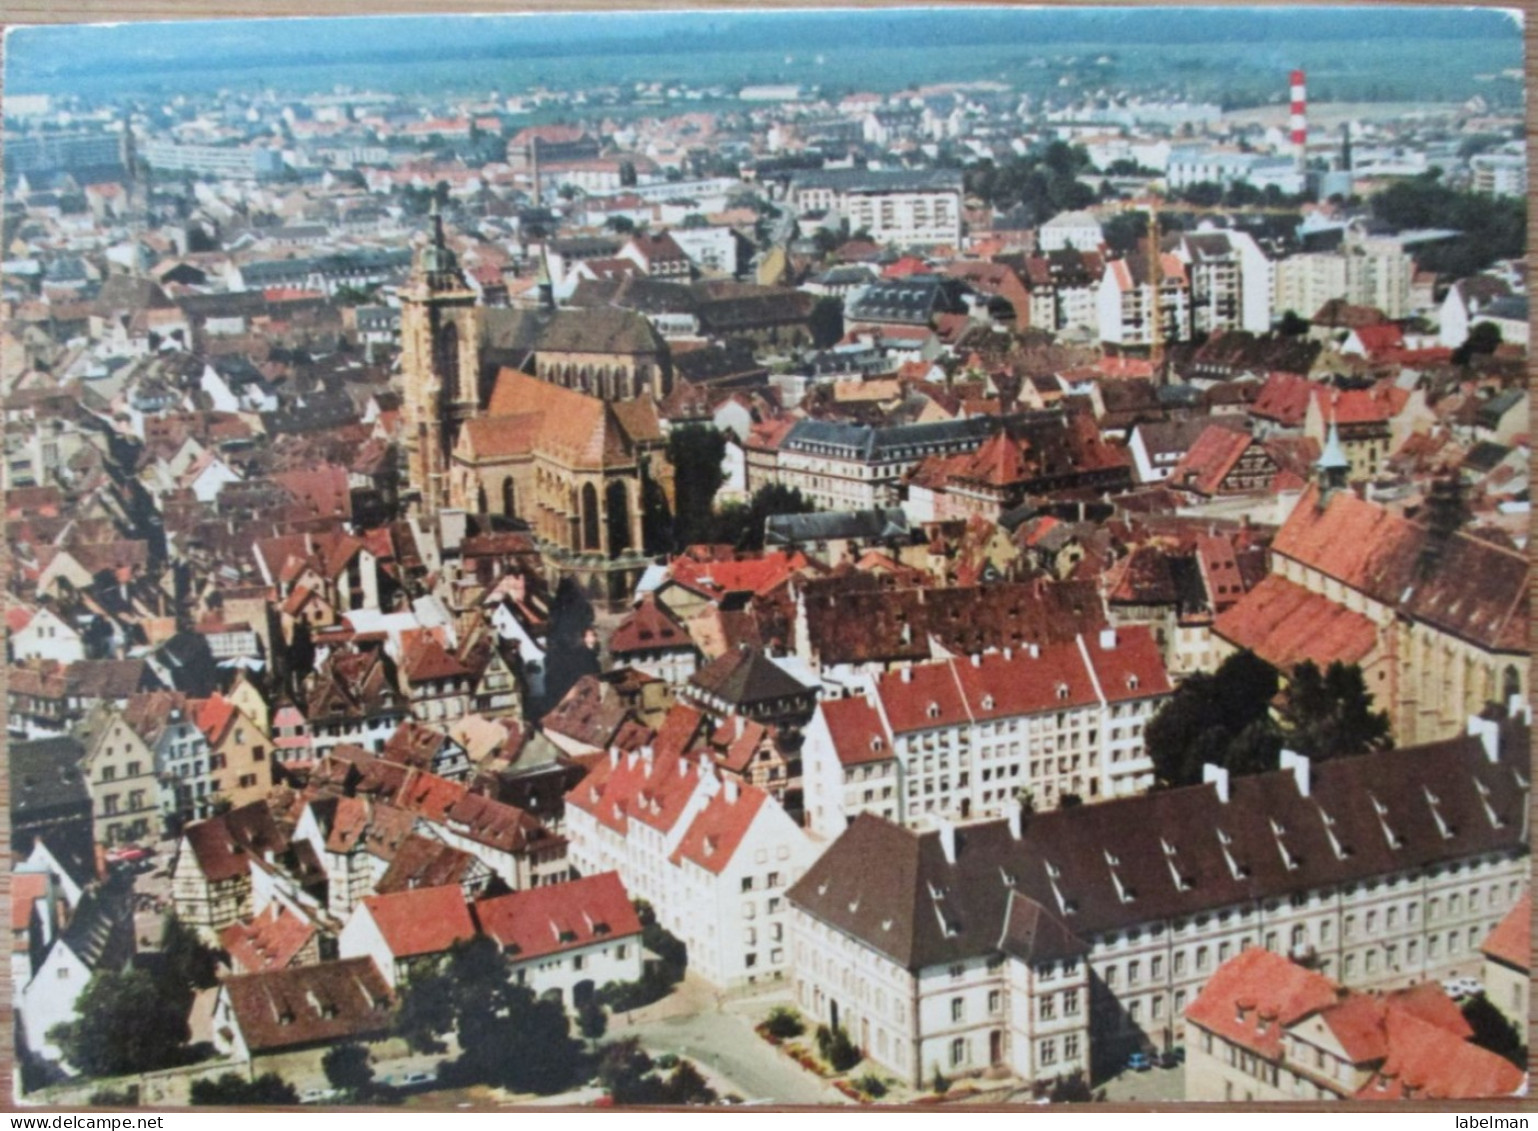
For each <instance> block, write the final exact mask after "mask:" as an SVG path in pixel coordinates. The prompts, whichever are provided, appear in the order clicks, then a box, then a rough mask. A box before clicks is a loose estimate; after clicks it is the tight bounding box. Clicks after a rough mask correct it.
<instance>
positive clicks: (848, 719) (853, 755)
mask: <svg viewBox="0 0 1538 1131" xmlns="http://www.w3.org/2000/svg"><path fill="white" fill-rule="evenodd" d="M817 709H818V711H819V712H820V713H821V714H822V717H823V721H824V722H825V723H826V724H827V727H828V733H829V734H830V735H831V736H832V738H833V749H834V751H835V752H836V753H837V754H838V760H839V762H840V764H842V765H845V766H858V765H861V764H863V763H866V762H885V761H887V760H888V759H890V758H892V757H894V754H893V751H892V743H891V741H890V740H889V739H888V738H887V734H886V728H885V727H884V726H883V725H882V723H881V715H880V713H879V712H878V711H877V710H876V708H875V707H874V706H872V705H871V703H870V702H869V701H868V700H867V699H866V698H865V696H863V695H851V696H849V697H848V698H847V699H829V700H826V701H825V702H823V703H822V704H821V705H820V706H819V707H818V708H817Z"/></svg>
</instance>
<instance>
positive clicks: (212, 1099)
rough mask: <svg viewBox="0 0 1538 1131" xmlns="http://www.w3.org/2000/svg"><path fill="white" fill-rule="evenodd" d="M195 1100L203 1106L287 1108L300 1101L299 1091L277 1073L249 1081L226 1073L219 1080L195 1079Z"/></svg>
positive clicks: (193, 1084)
mask: <svg viewBox="0 0 1538 1131" xmlns="http://www.w3.org/2000/svg"><path fill="white" fill-rule="evenodd" d="M192 1102H193V1104H194V1105H195V1106H199V1107H201V1106H205V1105H206V1106H212V1107H287V1106H292V1105H293V1104H297V1103H298V1102H299V1093H298V1092H296V1091H294V1088H293V1085H292V1084H289V1083H287V1082H286V1081H285V1080H284V1079H283V1078H282V1077H281V1076H278V1075H277V1074H276V1073H272V1072H269V1073H268V1074H267V1075H265V1076H258V1077H257V1078H256V1079H255V1080H247V1079H245V1078H244V1077H242V1076H237V1075H236V1074H235V1073H233V1072H226V1073H225V1074H224V1075H223V1076H221V1077H219V1078H218V1079H217V1080H194V1081H193V1082H192Z"/></svg>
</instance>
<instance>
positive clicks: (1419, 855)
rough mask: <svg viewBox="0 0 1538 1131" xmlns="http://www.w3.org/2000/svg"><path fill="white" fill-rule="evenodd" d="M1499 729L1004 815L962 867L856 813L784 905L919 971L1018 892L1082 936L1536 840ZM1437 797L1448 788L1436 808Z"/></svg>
mask: <svg viewBox="0 0 1538 1131" xmlns="http://www.w3.org/2000/svg"><path fill="white" fill-rule="evenodd" d="M1500 737H1501V742H1500V751H1499V752H1500V760H1499V761H1498V762H1494V763H1492V762H1491V761H1490V760H1489V759H1488V757H1487V756H1486V753H1485V750H1484V747H1483V745H1482V744H1481V742H1480V741H1479V740H1478V739H1477V738H1469V737H1461V738H1455V739H1449V740H1447V741H1444V742H1437V743H1431V744H1428V745H1424V746H1417V747H1406V748H1404V749H1400V750H1392V751H1386V752H1382V753H1374V754H1364V755H1360V756H1357V757H1351V758H1338V759H1334V760H1331V761H1328V762H1324V763H1322V764H1318V765H1315V766H1313V767H1312V773H1311V779H1312V780H1311V782H1310V789H1309V792H1308V794H1307V795H1305V794H1303V793H1302V792H1300V790H1299V785H1298V780H1297V777H1296V776H1295V775H1294V774H1293V773H1291V772H1288V771H1281V772H1273V773H1264V774H1256V775H1252V776H1248V777H1238V778H1235V779H1233V781H1232V784H1231V786H1230V791H1229V800H1228V801H1226V802H1225V801H1223V800H1222V799H1221V798H1220V796H1219V793H1218V790H1217V787H1215V786H1213V785H1201V786H1189V787H1184V788H1178V789H1168V790H1161V791H1157V792H1153V793H1147V794H1143V795H1141V796H1136V797H1128V798H1120V799H1116V800H1110V801H1101V802H1097V803H1095V804H1091V805H1081V806H1075V807H1073V808H1069V809H1060V810H1054V811H1052V812H1046V813H1035V814H1030V815H1027V816H1025V817H1024V820H1023V826H1022V830H1021V832H1022V835H1021V837H1020V838H1019V839H1018V840H1017V839H1015V838H1014V837H1013V836H1012V835H1011V832H1010V828H1009V823H1008V822H1007V821H989V822H983V823H979V824H972V825H967V826H964V827H961V828H959V829H957V830H956V833H955V840H956V857H955V863H950V862H948V861H947V859H946V856H945V853H944V849H943V846H942V844H941V835H940V833H939V832H938V831H929V832H915V831H912V830H907V829H903V828H901V827H899V826H897V825H894V824H891V823H889V822H887V821H884V820H882V819H880V818H878V817H874V816H871V815H869V814H862V815H860V816H858V817H856V818H855V819H854V821H853V822H852V823H851V824H850V826H849V828H848V829H847V830H846V831H845V832H844V834H843V835H842V836H840V837H839V839H838V840H837V841H835V842H834V843H833V845H832V846H831V847H830V848H829V849H828V850H827V851H826V852H825V853H824V854H823V855H822V857H821V858H820V859H819V860H818V861H817V862H816V863H815V864H814V865H812V867H811V868H810V869H809V870H808V871H807V873H806V875H805V876H804V877H803V878H802V879H801V880H800V881H799V882H798V883H797V884H796V885H795V886H794V887H793V888H791V890H790V892H789V898H790V899H791V901H792V902H793V903H795V904H796V905H797V906H798V907H800V908H801V909H803V910H804V911H805V912H807V913H808V914H809V915H811V916H812V917H813V918H815V919H818V920H820V921H822V922H824V923H827V924H829V925H830V926H832V927H834V928H835V929H837V930H839V931H842V932H845V933H848V934H850V935H851V936H853V937H854V938H856V939H857V940H859V941H860V942H862V943H863V944H864V945H866V946H869V947H871V948H872V949H874V950H876V951H877V952H878V953H880V954H883V955H885V956H887V957H889V958H891V959H892V960H893V961H895V962H897V963H898V964H900V965H901V966H903V967H904V968H906V969H916V968H919V967H922V966H930V965H934V964H937V963H944V962H950V961H960V960H962V959H967V958H973V957H979V956H982V955H987V954H992V953H995V952H996V951H997V949H998V945H999V938H1000V935H1001V933H1002V930H1003V927H1004V916H1005V912H1006V909H1007V903H1008V899H1009V895H1010V892H1011V891H1012V890H1013V891H1015V892H1017V893H1018V894H1019V895H1022V896H1026V897H1028V898H1031V899H1033V900H1035V901H1036V902H1037V903H1038V904H1040V905H1041V906H1043V907H1045V908H1047V909H1048V910H1049V911H1051V912H1052V913H1053V914H1055V915H1058V916H1059V917H1061V918H1062V919H1063V920H1064V922H1065V923H1066V924H1067V926H1068V928H1069V929H1070V930H1071V931H1072V932H1073V933H1074V934H1075V935H1078V936H1079V937H1081V938H1088V937H1090V936H1091V935H1092V934H1094V933H1096V932H1101V931H1108V930H1115V929H1118V928H1122V927H1127V926H1132V925H1135V924H1139V923H1146V922H1149V921H1152V920H1156V919H1162V918H1169V917H1174V916H1180V915H1189V914H1194V913H1196V912H1200V911H1206V910H1210V909H1213V908H1219V907H1228V906H1233V905H1235V904H1239V903H1249V902H1253V901H1256V900H1261V899H1266V898H1274V897H1279V896H1285V895H1287V894H1289V893H1291V892H1294V891H1305V890H1311V889H1318V888H1322V887H1334V886H1335V885H1338V884H1341V883H1349V882H1357V881H1360V880H1363V879H1366V878H1369V877H1374V876H1382V875H1388V874H1391V873H1396V872H1402V871H1407V870H1414V869H1417V868H1424V867H1430V866H1432V865H1435V864H1440V863H1442V862H1443V861H1449V860H1454V859H1463V858H1468V857H1472V856H1477V855H1480V854H1484V853H1491V852H1497V853H1503V852H1515V851H1520V850H1525V842H1524V821H1523V809H1524V806H1525V805H1526V801H1527V798H1526V793H1525V790H1524V787H1523V784H1522V781H1521V780H1519V776H1520V775H1525V773H1526V772H1527V770H1526V767H1527V759H1528V750H1529V746H1528V742H1529V729H1528V727H1527V726H1526V725H1525V724H1523V723H1520V722H1511V721H1508V722H1506V723H1504V724H1502V726H1501V735H1500ZM584 788H585V786H579V787H577V789H576V790H574V791H573V796H576V795H580V794H581V793H582V791H583V789H584ZM1484 791H1488V792H1487V793H1486V792H1484ZM1428 795H1430V796H1433V797H1436V798H1437V811H1436V813H1433V812H1432V809H1431V807H1430V806H1429V805H1428V803H1427V800H1426V798H1427V796H1428ZM1438 816H1440V818H1441V821H1442V823H1441V824H1439V822H1438V820H1437V817H1438ZM1327 820H1328V821H1330V822H1333V823H1332V824H1327V823H1326V821H1327ZM1444 826H1445V828H1446V829H1448V830H1451V832H1452V835H1451V836H1446V835H1444V833H1443V827H1444ZM1332 835H1333V840H1332ZM1224 837H1226V838H1227V840H1228V844H1227V845H1225V844H1224V841H1223V839H1222V838H1224ZM1336 845H1339V846H1340V851H1337V850H1336V847H1335V846H1336ZM1225 848H1226V853H1225ZM1108 858H1109V859H1114V860H1116V861H1118V862H1119V863H1118V864H1116V865H1109V864H1108V862H1107V861H1108ZM1230 858H1231V859H1232V861H1233V865H1232V866H1230V864H1229V862H1228V861H1229V859H1230ZM1289 860H1290V862H1291V863H1292V864H1293V865H1294V867H1291V868H1289V867H1288V862H1289ZM1171 865H1173V870H1172V867H1171ZM1113 871H1114V873H1115V877H1114V878H1113ZM1177 874H1178V876H1179V877H1180V880H1179V882H1178V883H1177V880H1176V875H1177ZM946 923H949V924H950V925H951V928H952V929H950V930H947V928H946V926H945V925H944V924H946Z"/></svg>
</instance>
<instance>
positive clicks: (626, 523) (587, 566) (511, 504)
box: [401, 215, 673, 601]
mask: <svg viewBox="0 0 1538 1131" xmlns="http://www.w3.org/2000/svg"><path fill="white" fill-rule="evenodd" d="M433 225H434V227H433V234H432V239H431V241H430V242H429V243H428V244H427V246H425V247H424V248H423V249H422V250H421V252H420V253H419V255H418V259H417V262H416V264H415V267H414V269H413V271H412V276H411V279H410V281H409V283H408V285H407V286H406V287H405V288H404V289H403V290H402V292H401V338H402V349H401V378H402V385H403V404H402V415H403V421H404V425H405V428H404V446H405V449H406V469H407V475H408V478H409V491H408V495H407V498H408V500H410V502H411V504H412V505H414V506H415V507H416V508H417V509H418V510H420V511H421V512H422V513H424V514H428V515H431V514H436V513H438V512H439V511H442V510H445V509H457V510H463V511H466V512H469V513H472V514H480V515H485V516H488V517H499V518H504V519H513V520H519V521H521V522H523V523H526V524H527V525H528V528H529V530H530V531H531V532H532V533H533V534H534V535H535V537H536V539H537V540H538V543H539V546H540V550H541V553H542V556H543V558H544V560H545V562H546V564H547V566H548V567H549V570H550V572H551V573H552V574H553V575H554V577H555V578H557V579H559V578H560V577H564V576H571V577H575V578H576V579H577V580H578V581H579V583H581V584H582V586H583V588H584V590H585V591H586V592H587V594H588V596H589V597H590V598H592V599H595V600H600V601H614V600H619V599H621V598H622V597H623V596H624V595H625V594H628V593H629V592H630V591H631V590H632V589H633V586H634V584H635V582H636V580H637V579H638V578H639V576H640V573H641V571H642V570H644V568H645V566H646V562H647V558H646V556H645V551H646V550H647V549H648V548H649V543H650V542H652V541H654V540H655V538H656V536H657V534H658V532H657V531H649V530H648V529H647V523H646V516H647V515H648V514H657V513H660V512H661V511H662V510H663V509H671V505H672V499H673V472H672V468H671V467H670V466H669V465H668V463H667V459H666V452H665V448H666V445H665V441H664V438H663V435H662V430H661V425H660V422H659V420H658V417H657V412H656V405H655V401H654V399H653V398H654V397H660V396H663V395H665V390H666V388H667V383H668V378H669V375H670V374H671V368H670V365H669V363H668V362H669V359H668V356H667V347H666V344H665V343H663V342H662V340H661V339H660V338H657V337H656V336H655V333H654V332H652V333H650V335H648V333H647V332H648V331H650V326H649V325H647V323H646V322H645V319H644V318H641V317H640V316H639V315H632V314H631V312H628V311H618V310H615V311H597V312H595V311H557V310H554V309H552V308H551V307H550V305H549V304H548V303H547V304H546V305H545V306H544V307H543V308H542V309H540V310H534V311H530V310H508V309H494V308H486V307H482V306H479V305H477V303H476V300H475V295H474V292H472V291H471V290H470V289H469V287H468V285H467V284H466V282H465V278H464V275H463V273H462V272H461V271H460V268H459V265H458V261H457V257H456V256H455V255H454V253H453V252H452V251H451V250H450V249H449V248H448V247H447V246H446V244H445V242H444V237H443V227H442V221H441V219H440V218H439V217H437V216H436V215H435V216H434V218H433ZM595 314H596V315H598V317H594V315H595ZM635 322H639V323H640V327H644V328H645V329H644V330H642V329H641V328H640V327H638V326H636V325H635V324H634V323H635ZM535 373H539V374H540V375H539V376H535V375H534V374H535Z"/></svg>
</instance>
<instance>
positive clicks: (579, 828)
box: [566, 748, 815, 987]
mask: <svg viewBox="0 0 1538 1131" xmlns="http://www.w3.org/2000/svg"><path fill="white" fill-rule="evenodd" d="M566 836H567V838H568V842H569V844H568V859H569V860H570V862H571V864H572V866H573V867H574V868H575V869H576V871H577V873H578V874H579V875H583V876H591V875H594V874H596V873H599V872H608V871H613V872H618V873H619V876H620V879H621V880H622V881H623V882H624V885H625V887H626V889H627V890H628V891H629V892H630V893H631V895H633V896H635V897H637V898H640V899H644V900H646V901H647V902H649V903H650V904H651V905H652V906H653V907H654V908H655V909H656V913H657V920H658V922H659V923H661V925H662V926H663V927H664V928H666V929H667V930H668V931H670V932H672V933H673V934H674V935H676V936H677V937H678V938H679V939H680V940H682V941H683V943H684V945H685V946H686V947H687V948H688V953H689V967H690V969H691V970H694V971H696V972H697V973H699V974H700V976H701V977H703V978H705V979H706V980H707V981H709V982H712V983H714V984H715V985H717V986H722V987H732V986H739V985H748V984H754V983H758V982H767V981H774V980H779V979H782V978H784V977H785V974H786V971H787V970H788V968H789V965H790V963H789V943H788V941H787V933H786V932H787V926H786V922H787V919H788V917H789V908H788V907H787V905H786V902H785V891H786V889H787V888H789V887H790V885H791V884H792V883H794V882H795V881H796V880H797V879H799V878H800V876H801V874H802V872H803V871H805V869H806V867H807V865H808V864H810V863H811V861H812V859H813V857H814V855H815V853H814V850H813V848H812V844H811V842H810V841H809V840H808V839H807V836H806V834H805V833H804V832H803V831H802V830H801V829H800V827H799V826H797V825H796V823H795V822H794V821H793V820H791V818H790V817H789V816H788V815H787V814H786V812H785V810H784V809H782V808H781V807H780V805H779V803H778V802H776V801H775V800H774V799H773V798H772V797H770V796H769V795H768V794H767V793H765V792H764V791H763V790H760V789H757V788H756V787H753V786H741V785H739V784H738V782H737V781H736V779H735V778H733V777H731V776H726V777H725V778H724V779H723V778H722V777H720V776H718V775H717V773H716V771H715V767H714V764H713V763H712V762H711V761H710V759H709V757H708V756H707V755H702V756H701V757H699V758H698V759H690V758H688V757H685V756H682V755H678V754H674V753H668V752H663V753H661V754H658V753H655V752H653V751H652V750H651V749H650V748H645V749H642V750H639V751H633V752H631V753H629V754H625V755H621V754H620V753H619V752H618V751H611V752H610V755H609V757H608V758H607V759H606V760H604V761H602V762H600V763H598V765H597V766H595V767H594V768H593V769H592V771H591V772H590V773H589V775H588V777H587V778H586V779H585V780H583V782H582V783H581V784H580V785H578V786H577V787H576V788H575V789H573V790H572V791H571V792H570V793H568V794H567V795H566Z"/></svg>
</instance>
